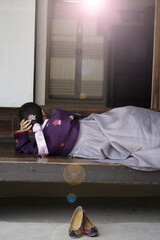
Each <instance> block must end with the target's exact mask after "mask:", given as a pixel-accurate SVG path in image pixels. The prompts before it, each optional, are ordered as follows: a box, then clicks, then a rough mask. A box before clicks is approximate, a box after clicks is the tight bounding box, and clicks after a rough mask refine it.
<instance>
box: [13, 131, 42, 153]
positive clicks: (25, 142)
mask: <svg viewBox="0 0 160 240" xmlns="http://www.w3.org/2000/svg"><path fill="white" fill-rule="evenodd" d="M14 139H15V141H16V148H15V151H16V152H21V153H33V154H37V153H38V148H37V144H36V141H33V142H31V141H30V139H29V136H28V132H15V133H14Z"/></svg>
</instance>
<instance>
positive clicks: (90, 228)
mask: <svg viewBox="0 0 160 240" xmlns="http://www.w3.org/2000/svg"><path fill="white" fill-rule="evenodd" d="M82 235H87V236H89V237H94V236H97V235H98V230H97V228H96V227H95V226H94V225H93V223H92V222H91V221H90V220H89V218H88V217H87V216H86V214H85V211H84V209H83V208H82V207H81V206H78V207H77V208H76V209H75V211H74V213H73V215H72V218H71V223H70V227H69V236H70V237H71V238H79V237H81V236H82Z"/></svg>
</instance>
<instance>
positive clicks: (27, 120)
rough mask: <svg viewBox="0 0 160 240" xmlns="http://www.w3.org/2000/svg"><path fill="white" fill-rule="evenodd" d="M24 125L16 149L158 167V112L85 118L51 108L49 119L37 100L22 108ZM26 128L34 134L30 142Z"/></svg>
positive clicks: (128, 110) (121, 111)
mask: <svg viewBox="0 0 160 240" xmlns="http://www.w3.org/2000/svg"><path fill="white" fill-rule="evenodd" d="M19 119H20V129H19V130H18V131H16V132H15V134H14V138H15V140H16V143H17V145H16V151H17V152H22V153H33V154H36V155H39V156H46V155H52V156H53V155H54V156H58V155H61V156H67V155H68V156H72V157H80V158H90V159H95V160H96V161H100V162H106V163H120V164H123V165H127V166H129V167H131V168H134V169H139V170H145V171H152V170H158V169H160V113H159V112H156V111H152V110H148V109H144V108H139V107H133V106H127V107H119V108H115V109H112V110H110V111H108V112H105V113H102V114H96V113H93V114H91V115H90V116H88V117H84V116H82V115H81V114H79V113H75V112H70V111H65V110H61V109H55V110H53V112H52V114H51V117H50V118H49V119H47V118H46V115H45V113H44V111H43V110H42V109H41V107H40V106H39V105H37V104H36V103H33V102H29V103H25V104H24V105H22V106H21V107H20V109H19ZM28 132H34V133H35V141H30V139H29V135H28Z"/></svg>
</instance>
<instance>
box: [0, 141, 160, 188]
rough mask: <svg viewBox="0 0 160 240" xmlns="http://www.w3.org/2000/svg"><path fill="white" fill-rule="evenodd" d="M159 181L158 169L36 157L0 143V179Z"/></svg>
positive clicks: (124, 182)
mask: <svg viewBox="0 0 160 240" xmlns="http://www.w3.org/2000/svg"><path fill="white" fill-rule="evenodd" d="M4 181H12V182H50V183H65V182H67V183H69V184H71V185H76V184H80V183H82V182H83V183H107V184H138V185H139V184H156V185H157V184H160V171H154V172H144V171H137V170H133V169H130V168H128V167H125V166H122V165H118V164H107V163H106V164H105V163H98V162H95V161H94V160H90V159H80V158H69V157H52V156H49V157H47V158H44V159H42V158H39V157H37V156H33V155H31V154H21V153H15V152H14V144H3V143H1V144H0V182H4Z"/></svg>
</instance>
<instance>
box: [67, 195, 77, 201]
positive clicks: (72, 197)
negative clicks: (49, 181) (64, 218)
mask: <svg viewBox="0 0 160 240" xmlns="http://www.w3.org/2000/svg"><path fill="white" fill-rule="evenodd" d="M76 200H77V196H76V194H74V193H69V194H68V195H67V201H68V202H69V203H74V202H75V201H76Z"/></svg>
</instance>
